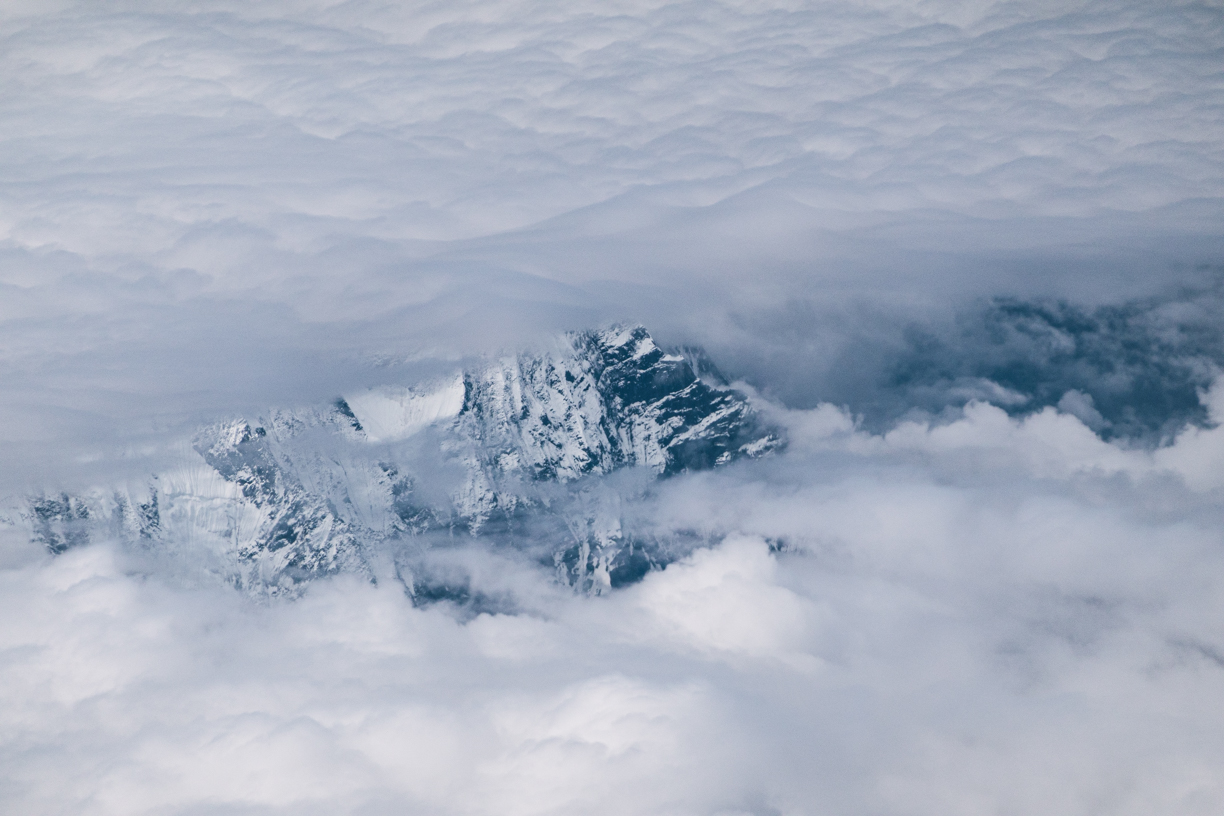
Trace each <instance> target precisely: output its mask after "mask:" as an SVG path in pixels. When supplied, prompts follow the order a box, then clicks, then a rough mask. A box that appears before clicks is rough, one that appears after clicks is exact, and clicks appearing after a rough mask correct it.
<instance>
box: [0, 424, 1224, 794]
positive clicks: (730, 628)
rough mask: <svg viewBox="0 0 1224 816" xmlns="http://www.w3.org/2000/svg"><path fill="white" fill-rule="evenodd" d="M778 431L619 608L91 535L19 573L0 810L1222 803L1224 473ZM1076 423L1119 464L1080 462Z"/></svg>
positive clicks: (678, 523)
mask: <svg viewBox="0 0 1224 816" xmlns="http://www.w3.org/2000/svg"><path fill="white" fill-rule="evenodd" d="M992 412H993V413H992ZM789 423H790V425H791V429H792V433H793V434H794V439H795V443H794V445H793V446H792V448H791V449H790V450H789V451H788V452H787V453H785V454H781V455H779V456H778V457H775V459H774V460H772V461H770V460H758V461H753V462H746V463H744V464H743V465H742V466H735V467H732V468H727V469H724V470H721V471H716V472H711V473H706V474H694V475H690V476H682V477H677V478H675V479H673V480H670V481H668V482H667V483H665V484H663V485H661V486H660V489H659V491H658V493H657V495H656V496H655V497H654V498H653V499H651V500H649V501H648V503H647V506H646V507H645V508H643V510H644V512H646V513H648V514H650V515H651V517H652V518H653V520H654V521H653V523H654V524H655V525H657V527H658V528H659V529H660V530H664V529H683V528H686V527H687V528H690V529H697V530H700V531H703V532H704V533H706V534H708V535H711V536H713V538H714V540H716V541H719V542H720V543H717V544H716V545H715V546H713V547H711V548H708V549H699V550H697V551H695V552H694V553H693V554H692V555H691V556H690V557H689V558H686V559H683V560H681V561H679V562H677V563H674V564H672V565H670V566H668V567H667V568H666V569H664V570H662V571H657V572H654V573H651V574H649V575H647V577H646V578H645V579H644V580H643V581H642V582H641V583H639V584H637V585H634V586H631V587H629V588H626V589H624V590H621V591H618V592H616V593H613V594H612V595H610V596H605V597H602V598H584V597H577V596H574V595H571V594H569V593H568V592H565V591H562V590H561V589H560V588H559V587H558V586H557V585H555V584H552V583H551V582H550V580H549V578H548V576H547V574H546V573H544V572H542V571H531V570H528V571H526V572H520V573H519V575H518V577H517V578H516V579H515V581H516V582H517V583H516V585H515V589H514V591H515V592H516V593H517V594H518V596H519V597H520V598H522V599H524V603H525V604H526V605H527V606H526V608H524V609H523V610H521V611H520V612H518V613H513V614H489V613H484V614H480V615H477V616H475V617H468V618H466V619H463V618H457V617H455V616H454V615H453V614H452V611H451V610H450V608H449V607H448V605H447V604H440V605H435V606H430V607H425V608H421V607H414V606H413V604H412V602H411V599H410V598H409V597H408V596H407V595H406V594H405V593H404V592H403V590H402V588H401V587H400V586H399V585H397V584H396V583H395V582H394V581H389V582H385V583H380V584H378V585H374V584H370V583H368V582H365V581H363V580H359V579H357V578H355V577H343V576H341V577H338V578H335V579H332V580H328V581H320V582H317V583H316V584H314V585H313V587H312V588H311V589H310V591H309V592H307V594H306V595H305V597H303V598H301V599H299V600H298V601H296V602H292V603H280V604H273V605H271V606H252V605H250V604H249V603H248V602H245V601H243V600H242V599H241V598H240V596H237V595H235V594H233V593H230V592H228V591H226V590H224V589H221V588H216V587H202V588H198V589H195V590H190V589H185V588H183V587H182V586H176V585H174V584H172V583H167V582H166V581H165V579H163V578H159V577H156V576H153V575H147V574H146V575H142V570H141V568H140V565H139V563H137V562H133V561H132V560H131V558H132V556H131V555H130V554H125V553H124V552H123V551H120V550H117V549H115V548H114V547H112V546H110V545H106V544H99V545H94V546H91V547H87V548H84V549H78V550H71V551H69V552H68V553H66V554H64V555H62V556H60V557H58V558H54V559H46V558H35V559H34V560H29V559H27V560H26V561H25V562H24V563H23V564H18V565H13V566H10V568H8V569H6V570H4V571H3V572H2V573H0V580H2V581H3V583H4V592H3V593H0V597H2V598H3V599H4V600H3V606H4V609H3V612H4V616H5V619H7V620H13V619H17V618H20V619H21V620H22V621H23V622H24V625H23V626H22V627H6V628H5V629H4V630H3V637H4V643H3V654H4V655H5V657H4V659H3V661H0V687H3V689H4V692H5V697H6V699H10V700H21V701H22V705H20V706H10V707H7V708H6V709H5V714H4V725H3V729H2V731H3V733H5V734H6V735H7V736H6V738H5V740H4V743H3V749H2V750H3V758H4V767H5V768H6V774H5V782H4V785H3V787H2V788H0V795H3V797H4V799H5V800H6V801H7V802H9V803H11V805H12V806H13V807H15V808H16V809H17V810H19V811H42V810H56V809H70V810H74V811H75V812H81V813H96V814H108V813H162V812H192V810H193V809H195V810H199V811H202V812H217V813H288V812H293V813H316V812H317V813H324V812H332V813H335V812H340V813H383V812H386V813H391V812H403V811H404V810H407V811H409V812H417V811H421V812H434V813H493V812H498V813H506V812H510V813H522V814H535V813H553V812H573V811H575V810H581V811H583V812H590V813H609V814H615V813H677V812H679V813H724V812H726V813H744V812H747V813H787V814H790V813H808V812H813V811H816V812H825V813H857V812H861V811H862V810H863V809H864V808H870V809H871V810H873V811H875V812H880V813H931V814H935V813H966V814H967V813H974V812H980V811H981V810H983V809H985V810H999V809H1011V810H1014V811H1016V812H1022V813H1051V812H1053V813H1074V812H1081V811H1082V810H1083V809H1084V808H1085V807H1089V806H1093V803H1098V804H1099V803H1102V802H1103V803H1106V804H1107V805H1108V806H1109V809H1110V810H1111V811H1113V812H1118V813H1136V814H1137V813H1141V812H1145V811H1147V810H1149V809H1150V808H1151V807H1153V806H1156V807H1157V808H1159V809H1161V810H1171V811H1177V812H1203V813H1207V812H1211V811H1212V810H1213V809H1215V808H1217V807H1218V806H1219V804H1220V802H1221V801H1222V800H1224V799H1222V798H1224V789H1221V787H1220V786H1219V784H1218V780H1216V778H1215V774H1214V771H1213V769H1214V768H1215V767H1217V766H1218V763H1219V761H1220V758H1221V752H1222V751H1224V744H1222V743H1221V742H1220V741H1219V740H1218V739H1216V738H1215V737H1214V736H1212V735H1213V734H1216V733H1218V732H1219V727H1218V726H1219V725H1220V723H1219V722H1218V721H1219V720H1220V717H1221V714H1222V712H1221V710H1220V707H1219V705H1218V704H1217V697H1218V695H1217V694H1216V693H1215V688H1216V685H1217V679H1218V676H1219V672H1220V671H1221V664H1222V663H1224V660H1222V659H1221V654H1222V653H1224V646H1222V645H1221V644H1220V643H1219V639H1218V637H1217V633H1216V631H1215V626H1214V623H1213V621H1214V620H1215V619H1216V617H1217V616H1216V615H1215V614H1214V613H1213V612H1212V610H1216V609H1218V608H1219V607H1220V604H1221V602H1222V598H1221V594H1220V589H1219V587H1218V585H1217V584H1218V582H1215V581H1214V580H1213V579H1212V577H1211V576H1212V575H1213V574H1214V573H1215V571H1216V567H1218V566H1219V563H1218V562H1219V560H1220V548H1219V543H1220V541H1219V530H1220V524H1219V522H1220V503H1219V496H1220V492H1219V491H1220V486H1219V485H1218V483H1217V484H1214V485H1202V484H1200V485H1195V484H1194V483H1193V482H1191V485H1192V486H1193V487H1194V488H1195V489H1187V487H1186V486H1185V484H1184V483H1183V482H1182V481H1181V480H1180V479H1179V478H1178V476H1177V471H1176V469H1175V468H1176V466H1177V463H1176V462H1171V461H1164V460H1161V459H1160V458H1159V456H1158V455H1157V457H1156V459H1155V465H1156V466H1157V467H1155V468H1153V461H1154V460H1153V455H1152V454H1145V453H1142V452H1137V451H1125V450H1122V449H1118V448H1116V447H1115V446H1112V445H1110V444H1109V443H1106V442H1101V441H1100V440H1099V439H1097V438H1096V437H1094V436H1092V435H1091V432H1090V431H1088V429H1087V428H1086V427H1085V426H1083V425H1082V424H1081V423H1080V421H1079V420H1078V419H1076V418H1075V417H1073V416H1070V415H1061V414H1060V415H1050V416H1047V415H1046V414H1039V415H1036V416H1034V417H1032V418H1031V419H1029V420H1023V421H1020V420H1011V419H1008V418H1007V417H1006V415H1005V414H1004V413H1003V412H1002V411H998V410H996V409H989V410H988V409H987V408H986V407H984V406H983V407H971V408H969V409H967V410H966V412H965V417H964V419H963V420H961V421H960V422H959V423H953V425H950V426H946V427H944V428H936V429H926V430H924V429H919V428H914V427H910V428H898V429H897V431H895V432H892V433H890V434H887V435H885V436H872V435H870V434H865V433H863V432H861V431H856V430H854V428H853V426H852V424H851V423H850V422H849V420H848V418H846V416H845V414H844V413H842V412H840V411H838V410H837V409H835V408H832V407H831V406H825V407H822V408H820V409H816V410H815V411H810V412H808V411H803V412H792V413H791V414H790V417H789ZM958 424H959V425H960V428H958ZM805 427H806V428H808V431H807V435H806V436H805V435H804V428H805ZM1219 431H1220V428H1215V429H1212V430H1208V431H1203V432H1201V433H1204V434H1210V435H1213V436H1218V435H1219ZM1076 433H1078V434H1080V435H1082V436H1084V437H1085V438H1089V437H1091V438H1092V439H1095V440H1096V445H1097V446H1098V447H1099V448H1100V449H1101V450H1100V451H1097V452H1096V453H1097V455H1098V456H1100V455H1101V454H1102V452H1104V451H1108V452H1111V453H1112V455H1113V457H1114V461H1111V462H1105V464H1104V466H1102V464H1101V462H1100V461H1099V460H1098V461H1093V462H1088V463H1086V462H1085V460H1084V459H1083V457H1082V455H1081V453H1077V452H1076V451H1075V450H1073V449H1071V448H1069V447H1068V446H1066V444H1065V441H1066V438H1067V436H1068V435H1069V434H1070V435H1072V436H1074V435H1075V434H1076ZM1042 443H1044V444H1047V445H1050V447H1049V448H1048V449H1045V450H1042V451H1041V452H1040V454H1038V455H1036V456H1034V455H1033V451H1034V449H1035V448H1036V447H1037V446H1038V445H1040V444H1042ZM1195 450H1196V452H1197V454H1198V455H1199V456H1200V457H1205V456H1208V455H1213V456H1214V459H1212V460H1211V462H1210V463H1207V462H1206V461H1205V460H1204V462H1203V464H1204V465H1205V466H1206V467H1209V468H1210V469H1211V471H1212V472H1218V471H1219V469H1220V465H1221V464H1222V462H1221V460H1220V458H1219V455H1218V453H1219V451H1216V452H1215V454H1209V453H1208V451H1209V449H1208V448H1207V447H1205V446H1201V447H1198V448H1195ZM1060 451H1063V452H1064V453H1063V457H1064V458H1063V460H1062V461H1061V462H1058V463H1057V466H1055V464H1056V463H1055V460H1056V459H1057V458H1058V456H1059V452H1060ZM1117 462H1122V463H1124V464H1127V465H1129V466H1131V467H1132V470H1131V471H1124V472H1122V474H1121V477H1120V478H1119V474H1118V472H1117V471H1114V470H1110V469H1109V466H1111V465H1116V464H1117ZM1136 463H1146V464H1147V467H1148V470H1141V469H1140V468H1139V467H1137V465H1136ZM1128 474H1129V475H1128ZM771 542H772V543H771ZM475 557H478V558H482V559H485V560H488V559H493V558H495V556H494V555H493V554H491V553H486V554H485V555H483V556H479V555H477V556H475ZM492 563H493V562H490V565H492ZM499 571H500V572H502V573H503V577H501V578H485V579H480V578H479V577H477V579H476V580H477V582H478V583H479V582H480V581H481V580H485V581H490V580H491V581H492V582H493V583H492V584H490V586H493V584H495V583H496V582H497V581H499V580H502V581H504V574H505V571H504V570H497V569H494V570H491V571H490V572H489V575H493V574H494V573H496V572H499ZM503 588H504V584H503ZM67 764H71V765H72V767H73V768H74V772H73V775H72V778H71V780H65V779H64V777H63V774H62V768H63V767H64V766H65V765H67ZM1123 779H1125V780H1126V781H1125V783H1123V782H1122V781H1121V780H1123Z"/></svg>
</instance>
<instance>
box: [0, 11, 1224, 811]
mask: <svg viewBox="0 0 1224 816" xmlns="http://www.w3.org/2000/svg"><path fill="white" fill-rule="evenodd" d="M0 21H2V22H3V25H0V75H2V76H3V77H4V79H5V82H4V83H0V174H2V176H0V177H2V179H3V183H2V184H0V383H2V384H3V385H2V386H0V460H2V461H3V462H4V467H3V468H0V497H2V498H3V501H0V508H3V509H0V620H3V621H4V622H5V623H3V624H0V699H3V700H5V702H6V705H4V706H0V769H3V770H2V771H0V809H2V810H4V811H5V812H14V813H43V812H73V813H81V814H98V815H99V816H101V815H102V814H124V816H130V815H131V814H149V816H153V814H260V815H261V816H264V815H266V814H281V813H285V814H288V813H292V814H295V816H297V815H298V814H315V813H317V814H329V816H330V814H337V813H344V814H381V813H387V814H391V813H395V814H402V813H418V812H419V813H433V814H493V813H496V814H564V813H576V812H580V813H589V814H634V816H639V815H641V814H656V813H657V814H694V816H696V814H747V813H752V814H786V816H791V815H792V814H807V813H821V814H859V813H864V812H870V813H878V814H898V816H900V814H907V816H915V814H939V816H947V815H948V814H981V813H991V812H1008V813H1021V814H1042V815H1043V816H1045V814H1060V813H1067V814H1073V813H1085V812H1109V813H1117V814H1149V813H1152V812H1169V813H1203V814H1206V813H1215V812H1220V811H1221V810H1222V809H1224V787H1222V786H1221V783H1220V779H1219V772H1218V769H1219V768H1220V767H1222V766H1224V740H1222V739H1221V737H1220V735H1221V734H1224V722H1222V719H1224V709H1222V708H1221V703H1220V695H1219V679H1220V677H1221V674H1220V672H1221V671H1222V670H1224V641H1222V640H1221V638H1220V636H1219V631H1218V630H1219V627H1218V621H1219V620H1220V613H1221V611H1222V609H1224V596H1222V595H1221V591H1220V587H1219V581H1218V580H1216V578H1215V576H1217V575H1218V574H1220V571H1221V569H1220V568H1221V566H1222V565H1221V563H1220V561H1221V555H1220V554H1221V552H1224V549H1222V548H1221V544H1222V543H1224V542H1222V541H1221V530H1224V523H1222V522H1224V519H1222V518H1221V508H1222V507H1224V504H1222V501H1221V498H1222V495H1224V494H1222V493H1221V490H1222V489H1224V484H1222V482H1221V474H1222V473H1224V441H1222V440H1224V425H1221V422H1222V421H1224V413H1222V411H1224V409H1222V407H1221V393H1222V392H1221V390H1220V386H1219V383H1220V382H1221V380H1220V379H1219V370H1220V367H1221V366H1224V341H1222V340H1221V335H1220V329H1219V326H1220V325H1221V322H1220V315H1221V314H1224V309H1222V308H1221V305H1220V304H1221V303H1222V302H1224V301H1222V299H1221V296H1220V294H1221V290H1220V287H1219V277H1220V274H1221V272H1222V271H1224V267H1222V266H1221V258H1222V257H1224V241H1222V240H1221V237H1222V236H1221V231H1220V224H1221V223H1224V207H1222V201H1224V160H1222V158H1221V157H1222V156H1224V151H1222V150H1221V140H1222V134H1224V121H1222V112H1224V104H1222V103H1224V74H1222V73H1221V71H1220V65H1221V64H1222V63H1221V57H1224V53H1222V48H1221V43H1224V12H1222V11H1221V9H1220V8H1219V7H1218V6H1217V5H1214V4H1211V3H1200V2H1174V3H1165V4H1160V5H1157V4H1152V3H1145V2H1137V1H1136V2H1131V1H1130V0H1111V2H1096V1H1094V0H1082V1H1081V2H1074V3H1053V2H1037V1H1036V0H1034V2H959V1H958V0H923V2H919V3H899V2H890V1H889V0H876V1H873V2H839V1H837V0H829V2H804V0H777V2H770V1H769V0H746V1H745V2H738V3H726V2H700V3H698V2H677V3H663V2H649V1H648V0H617V1H616V2H606V3H599V4H592V3H583V2H576V3H568V4H565V5H564V6H563V7H562V6H558V5H556V4H542V3H532V2H491V1H486V0H465V2H457V3H456V2H449V3H432V2H413V3H401V4H386V3H378V2H367V1H366V0H347V1H346V2H327V1H326V0H300V1H299V2H279V1H277V0H254V1H249V2H233V1H232V0H198V1H196V2H175V3H164V4H160V5H158V6H157V7H156V8H153V7H152V6H150V4H147V3H134V2H120V1H119V0H111V1H109V2H96V3H79V2H67V1H65V2H57V3H49V2H40V3H28V2H8V3H5V4H4V5H3V7H2V8H0ZM617 321H619V322H625V323H633V322H637V321H641V322H642V323H644V324H646V325H647V326H648V327H649V328H650V329H651V331H652V332H654V336H655V337H656V339H657V340H658V341H659V342H660V344H662V345H668V346H671V345H677V346H679V345H684V344H699V345H704V346H705V347H706V348H707V350H708V351H709V352H710V354H711V356H712V358H713V359H714V360H716V361H717V362H718V364H719V366H720V367H722V368H723V369H724V371H725V373H727V374H728V375H729V376H730V377H731V378H732V379H735V380H737V381H740V385H741V386H742V387H743V388H744V389H745V390H749V391H755V393H756V394H757V397H756V399H757V401H758V403H759V405H760V406H761V410H762V411H764V412H766V413H768V414H769V416H771V417H774V418H775V419H776V421H777V422H779V423H781V424H783V425H785V426H786V428H787V429H788V432H789V436H790V447H789V449H788V450H787V451H786V452H784V453H781V454H778V455H774V456H770V457H767V458H763V459H761V460H759V461H752V462H741V463H738V464H736V465H734V466H731V467H727V468H723V469H718V470H715V471H712V472H707V473H701V474H682V475H680V476H677V477H675V478H672V479H668V480H665V481H662V482H659V483H655V484H653V486H652V487H650V488H649V489H646V488H642V489H640V490H639V489H637V488H635V490H637V492H636V493H634V495H633V496H626V498H625V499H624V502H623V508H624V512H625V513H626V515H627V516H628V517H631V518H630V520H631V521H632V522H633V523H634V524H635V525H637V527H638V528H640V529H642V530H644V531H647V532H651V533H654V534H657V535H658V536H660V537H667V536H672V537H676V538H683V540H684V541H687V542H691V543H692V544H693V546H690V547H689V548H688V549H689V550H690V552H689V553H688V554H687V556H686V557H684V558H682V559H680V560H679V561H676V562H675V563H672V564H670V565H669V566H667V568H666V569H662V570H656V571H653V572H650V573H648V574H647V575H646V576H645V577H644V578H643V580H642V581H641V582H639V583H637V584H635V585H633V586H629V587H627V588H624V589H622V590H617V591H614V592H612V593H610V594H608V595H606V596H603V597H597V598H596V597H578V596H576V595H573V594H571V593H569V592H568V591H567V590H565V589H563V588H562V587H561V586H559V585H558V584H557V582H555V581H553V580H552V578H551V576H550V575H549V574H548V572H547V571H546V570H542V569H541V568H540V567H539V565H538V564H535V563H530V562H529V561H528V560H527V559H526V558H525V557H524V556H522V555H521V554H519V553H515V552H506V551H498V550H494V549H492V548H489V547H482V546H481V545H480V544H479V542H470V541H467V540H466V539H465V540H463V541H458V542H449V544H450V545H451V546H449V547H445V548H443V547H439V548H438V549H437V551H435V552H433V553H432V555H431V557H432V558H433V562H432V563H433V564H434V565H435V566H436V567H437V568H438V569H439V570H450V571H452V572H454V573H455V574H457V575H461V576H463V577H464V578H465V580H469V581H470V584H471V586H470V589H471V594H472V595H473V596H475V595H477V594H479V593H484V594H485V595H486V596H487V597H495V598H500V599H506V601H507V602H506V603H505V604H504V605H503V606H502V607H499V610H500V611H498V612H496V613H493V612H489V611H484V612H480V611H479V610H477V609H475V608H474V607H473V606H472V605H468V606H463V605H461V604H460V605H456V604H454V603H450V602H446V601H443V602H439V603H434V604H432V605H429V604H425V603H424V602H421V603H419V604H418V605H415V606H414V604H413V601H412V598H410V597H409V596H408V595H406V594H405V592H404V591H403V585H402V584H401V583H400V582H399V581H397V580H396V576H395V575H394V566H393V565H386V564H384V565H376V566H377V567H378V569H380V570H382V571H381V572H379V571H377V570H376V575H375V577H376V578H377V579H378V580H377V581H376V582H369V581H366V580H363V579H359V578H358V577H356V576H344V575H341V576H336V577H334V578H330V579H327V580H321V581H318V582H316V583H314V584H313V585H312V586H311V587H310V589H309V591H307V592H306V594H305V595H304V596H303V597H302V598H300V599H299V600H298V601H295V602H292V603H289V602H285V603H280V602H275V603H270V604H265V605H257V604H253V603H252V602H250V601H249V600H248V599H244V598H243V597H241V596H239V595H238V594H237V593H235V592H233V591H231V590H230V589H228V588H223V587H217V586H213V585H199V584H198V582H197V583H192V581H191V580H190V571H189V570H186V569H184V570H182V571H181V574H180V573H179V572H174V571H173V570H167V569H163V567H165V563H164V559H163V560H161V561H159V560H158V559H157V558H156V557H152V556H149V555H148V554H147V553H146V554H142V553H140V552H138V551H136V550H133V549H132V548H130V547H124V546H121V545H120V544H119V543H117V542H112V541H97V542H96V543H95V544H93V545H91V546H88V547H82V548H78V549H73V550H69V551H68V552H66V553H64V554H62V555H61V556H58V557H54V558H52V557H50V556H49V555H47V554H46V553H44V552H42V551H41V550H40V549H39V548H38V547H36V546H34V545H31V544H30V542H29V541H28V540H27V538H28V537H22V535H21V534H20V532H21V531H20V525H18V524H15V523H10V522H13V521H14V520H15V516H14V515H13V513H11V512H10V508H11V507H13V506H16V504H15V503H19V502H20V501H24V500H25V499H26V498H28V497H29V496H30V495H41V494H42V493H43V492H44V491H46V492H49V493H51V494H58V491H60V490H80V491H89V490H94V491H107V490H114V489H115V486H116V485H119V484H123V483H127V482H130V483H139V482H140V481H141V480H144V479H147V478H148V476H149V474H150V473H154V472H158V471H159V469H160V466H161V465H163V464H164V463H165V462H167V461H171V460H173V459H174V457H175V456H178V455H179V454H181V453H182V450H183V446H184V445H185V444H186V443H185V441H184V440H186V439H189V438H190V435H191V433H192V432H193V431H194V430H195V429H196V428H197V427H198V426H199V425H201V424H204V423H215V422H223V421H226V420H229V419H232V418H233V417H236V416H253V415H258V414H259V412H261V411H266V410H267V409H268V407H269V406H284V407H290V408H292V407H295V406H300V405H327V404H330V403H331V401H332V400H334V399H335V398H336V397H337V396H338V395H340V394H354V393H355V394H361V393H367V394H368V393H400V392H398V391H394V389H397V388H398V389H401V390H402V389H404V388H406V387H410V386H411V385H412V384H413V383H419V382H424V381H429V380H430V379H431V378H436V377H439V376H443V375H446V374H448V373H450V372H452V371H454V370H455V368H457V367H459V366H460V365H461V364H462V363H463V361H465V360H467V359H469V358H470V357H472V356H474V355H482V354H490V353H497V352H499V351H503V350H506V349H510V350H512V351H514V350H519V349H522V348H530V347H532V346H533V344H535V345H538V344H542V343H545V342H547V341H546V340H545V339H544V338H546V337H549V336H551V335H553V334H554V333H556V332H559V331H564V330H571V329H589V328H593V327H598V326H602V325H607V324H610V323H612V322H617ZM1213 383H1214V385H1213ZM379 389H383V390H379ZM386 389H391V390H386ZM614 488H615V485H613V487H612V488H609V489H610V490H613V489H614ZM10 499H12V501H10ZM180 543H181V544H183V549H184V551H188V550H189V545H190V543H191V542H180ZM697 545H700V546H697Z"/></svg>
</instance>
